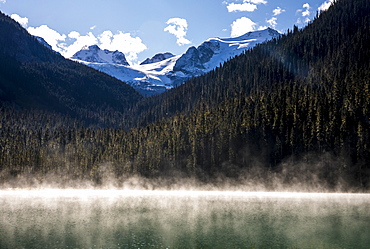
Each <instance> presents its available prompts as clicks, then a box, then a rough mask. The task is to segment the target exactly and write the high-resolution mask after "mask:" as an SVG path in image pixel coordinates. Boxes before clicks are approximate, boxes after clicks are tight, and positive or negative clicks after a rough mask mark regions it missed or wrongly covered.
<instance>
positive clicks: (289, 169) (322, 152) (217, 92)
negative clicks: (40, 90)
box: [0, 0, 370, 188]
mask: <svg viewBox="0 0 370 249" xmlns="http://www.w3.org/2000/svg"><path fill="white" fill-rule="evenodd" d="M369 13H370V2H369V1H367V0H339V1H337V2H336V4H334V5H333V6H332V7H331V8H330V9H329V10H328V11H326V12H323V13H320V14H319V15H318V17H317V19H316V20H314V21H313V22H312V23H310V24H309V25H308V26H307V27H306V28H304V29H302V30H300V29H298V28H297V27H293V30H291V31H289V32H288V33H287V34H285V35H282V36H281V37H280V38H279V39H274V40H272V41H270V42H267V43H264V44H261V45H258V46H256V47H255V48H254V49H252V50H249V51H247V52H245V53H244V54H243V55H240V56H238V57H236V58H234V59H232V60H230V61H228V62H227V63H225V64H224V65H221V66H220V68H218V69H216V70H214V71H212V72H210V73H208V74H206V75H203V76H201V77H197V78H194V79H191V80H190V81H188V82H187V83H186V84H184V85H182V86H180V87H178V88H176V89H174V90H172V91H169V92H167V93H164V94H162V95H160V96H155V97H150V98H148V99H146V100H144V101H141V102H138V104H137V105H136V107H134V108H133V109H131V110H130V111H128V112H126V113H125V114H123V115H125V117H126V118H122V119H119V120H120V121H119V122H122V123H121V125H123V126H126V127H130V128H131V127H132V128H131V129H129V130H123V129H115V128H105V129H96V128H86V127H83V126H81V125H80V124H77V122H76V121H72V123H73V124H74V126H73V127H72V128H71V127H70V126H67V125H65V126H63V125H56V126H53V125H50V126H42V127H39V128H37V126H34V128H33V129H25V128H20V127H16V126H12V125H9V122H8V123H7V124H5V121H3V122H2V123H1V125H2V127H1V130H0V132H1V136H0V145H1V146H0V148H1V151H0V155H1V156H0V160H1V161H0V167H2V168H1V169H2V170H3V174H2V176H1V177H2V179H3V180H4V179H7V178H9V177H17V176H18V175H20V174H24V173H27V174H31V175H32V174H35V175H38V176H40V177H41V178H42V176H43V175H46V174H47V173H48V172H53V173H55V174H60V175H67V176H69V177H71V178H76V179H87V180H91V181H93V182H95V183H98V184H99V183H101V182H102V181H103V178H104V177H105V176H107V175H109V176H114V177H115V178H120V177H124V176H126V175H143V176H148V177H158V176H164V177H166V176H170V175H173V174H178V172H181V174H184V175H191V176H197V177H199V178H200V179H202V180H206V179H208V178H209V177H210V178H217V177H219V176H220V175H224V176H226V177H232V178H238V177H240V176H242V175H243V176H248V175H256V174H257V175H258V174H259V176H260V178H259V180H261V178H268V179H267V180H269V176H271V174H274V175H277V176H278V177H279V178H280V179H281V181H282V182H284V183H286V184H290V183H292V182H294V181H300V180H304V179H305V180H309V181H313V180H315V181H317V182H319V183H322V184H323V185H325V186H327V187H329V188H336V187H338V184H339V183H338V182H339V180H340V179H342V180H343V179H344V181H345V182H347V183H348V184H351V185H354V186H358V187H362V188H368V187H369V184H370V179H369V177H370V153H369V152H370V150H369V148H370V137H369V136H370V134H369V133H370V129H369V128H370V127H369V125H370V120H369V115H370V109H369V108H370V15H369ZM3 113H10V114H8V115H9V116H16V115H20V114H19V113H21V111H19V110H15V109H12V111H9V110H8V109H6V108H5V109H4V111H3ZM43 115H44V114H42V115H41V116H43ZM105 116H106V115H103V114H102V116H101V117H102V118H104V117H105ZM14 122H15V121H14ZM117 122H118V121H117ZM62 123H64V122H62ZM65 123H71V122H70V121H68V122H65ZM54 127H57V128H54ZM328 155H329V156H328ZM320 158H324V159H325V160H319V159H320ZM302 165H305V167H301V166H302ZM317 165H320V167H318V166H317ZM257 171H258V172H259V173H256V172H257ZM261 172H262V173H261ZM309 175H310V176H309ZM342 183H343V182H341V184H342Z"/></svg>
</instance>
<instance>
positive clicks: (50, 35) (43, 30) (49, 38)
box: [27, 25, 67, 53]
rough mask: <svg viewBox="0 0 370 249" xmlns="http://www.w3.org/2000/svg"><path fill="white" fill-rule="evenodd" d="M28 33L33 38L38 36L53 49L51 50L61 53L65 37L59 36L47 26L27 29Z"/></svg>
mask: <svg viewBox="0 0 370 249" xmlns="http://www.w3.org/2000/svg"><path fill="white" fill-rule="evenodd" d="M27 31H28V33H30V34H31V35H34V36H40V37H42V38H44V40H45V41H46V42H47V43H48V44H49V45H50V46H51V47H52V48H53V50H55V51H57V52H60V53H63V47H64V46H65V45H64V44H63V43H62V42H64V41H65V40H66V38H67V36H66V35H61V34H59V33H58V32H57V31H55V30H53V29H51V28H49V27H48V26H47V25H41V26H40V27H36V28H34V27H29V28H27Z"/></svg>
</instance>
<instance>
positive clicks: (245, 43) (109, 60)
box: [70, 28, 280, 96]
mask: <svg viewBox="0 0 370 249" xmlns="http://www.w3.org/2000/svg"><path fill="white" fill-rule="evenodd" d="M279 36H280V33H279V32H278V31H276V30H274V29H271V28H267V29H264V30H259V31H252V32H248V33H246V34H244V35H241V36H238V37H229V38H210V39H208V40H206V41H204V42H203V43H202V44H201V45H199V46H198V47H195V46H192V47H190V48H188V50H187V51H186V52H185V53H184V54H182V55H173V54H171V53H169V52H166V53H159V54H156V55H154V56H153V57H152V58H148V59H146V60H145V61H144V62H143V63H141V64H139V65H129V63H128V62H127V61H126V59H125V56H124V54H123V53H121V52H119V51H114V52H113V51H108V50H101V49H100V48H99V47H98V46H97V45H92V46H89V47H87V46H85V47H84V48H82V49H81V50H80V51H78V52H77V53H76V54H74V55H73V56H72V57H71V58H70V59H72V60H74V61H77V62H80V63H82V64H85V65H87V66H89V67H92V68H94V69H96V70H99V71H101V72H104V73H106V74H109V75H111V76H113V77H115V78H117V79H119V80H121V81H124V82H126V83H127V84H129V85H131V86H132V87H133V88H135V89H136V90H137V91H139V92H140V93H141V94H142V95H144V96H150V95H155V94H160V93H163V92H165V91H167V90H169V89H171V88H174V87H176V86H178V85H181V84H182V83H184V82H185V81H186V80H187V79H189V78H192V77H195V76H199V75H202V74H204V73H207V72H209V71H211V70H213V69H215V68H216V67H218V66H220V65H221V64H222V63H224V62H225V61H227V60H229V59H231V58H233V57H235V56H237V55H240V54H242V53H243V52H244V51H245V50H247V49H251V48H253V47H254V46H255V45H257V44H259V43H262V42H265V41H268V40H271V39H273V38H277V37H279Z"/></svg>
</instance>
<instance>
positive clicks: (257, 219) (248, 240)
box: [0, 189, 370, 248]
mask: <svg viewBox="0 0 370 249" xmlns="http://www.w3.org/2000/svg"><path fill="white" fill-rule="evenodd" d="M0 215H1V216H0V248H370V195H369V194H308V193H305V194H302V193H274V192H273V193H266V192H254V193H249V192H217V191H216V192H215V191H204V192H202V191H124V190H52V189H50V190H33V191H26V190H22V191H20V190H17V191H15V190H4V191H0Z"/></svg>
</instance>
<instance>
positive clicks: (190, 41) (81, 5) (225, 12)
mask: <svg viewBox="0 0 370 249" xmlns="http://www.w3.org/2000/svg"><path fill="white" fill-rule="evenodd" d="M333 1H334V0H0V11H1V12H3V13H5V14H7V15H9V16H11V17H12V18H13V19H14V20H16V21H18V22H19V23H20V24H21V25H22V26H23V27H24V28H26V29H27V30H28V32H29V33H30V34H32V35H36V36H40V37H43V38H44V39H45V40H46V42H48V43H49V44H50V45H51V46H52V48H53V49H54V50H56V51H58V52H60V53H61V54H62V55H63V56H65V57H71V56H73V54H74V53H76V52H77V51H79V50H80V49H81V48H82V47H84V46H86V45H87V46H89V45H95V44H96V45H98V46H99V47H100V48H101V49H108V50H111V51H115V50H119V51H121V52H123V53H124V54H125V56H126V59H127V60H128V62H129V63H130V64H131V65H133V64H138V63H140V62H141V61H144V60H145V59H146V58H148V57H152V56H154V55H155V54H157V53H164V52H171V53H173V54H175V55H180V54H182V53H184V52H185V51H186V50H187V49H188V48H189V47H190V46H199V45H200V44H201V43H202V42H203V41H205V40H207V39H209V38H212V37H236V36H239V35H242V34H244V33H247V32H250V31H256V30H260V29H264V28H267V27H271V28H274V29H276V30H277V31H279V32H281V33H286V32H287V30H288V29H292V27H293V25H297V26H298V27H304V26H305V25H307V23H309V22H310V21H312V20H313V19H314V17H315V16H316V15H317V13H320V11H325V10H326V9H327V8H328V7H329V6H330V5H331V3H332V2H333Z"/></svg>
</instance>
